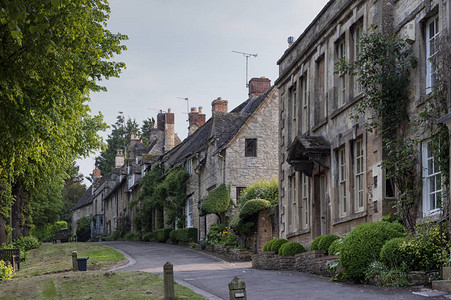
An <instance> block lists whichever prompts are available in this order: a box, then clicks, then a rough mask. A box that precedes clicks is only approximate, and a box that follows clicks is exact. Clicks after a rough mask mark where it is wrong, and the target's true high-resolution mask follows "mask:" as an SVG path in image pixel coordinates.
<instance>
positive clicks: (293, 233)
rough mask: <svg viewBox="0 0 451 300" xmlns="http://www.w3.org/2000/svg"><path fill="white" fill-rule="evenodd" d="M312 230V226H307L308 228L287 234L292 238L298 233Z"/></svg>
mask: <svg viewBox="0 0 451 300" xmlns="http://www.w3.org/2000/svg"><path fill="white" fill-rule="evenodd" d="M309 232H310V228H306V229H301V230H297V231H295V232H290V233H288V234H287V238H291V237H294V236H297V235H301V234H306V233H309Z"/></svg>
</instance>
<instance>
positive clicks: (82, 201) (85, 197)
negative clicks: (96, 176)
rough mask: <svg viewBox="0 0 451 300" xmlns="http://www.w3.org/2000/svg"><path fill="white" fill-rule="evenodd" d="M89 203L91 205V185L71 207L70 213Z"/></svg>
mask: <svg viewBox="0 0 451 300" xmlns="http://www.w3.org/2000/svg"><path fill="white" fill-rule="evenodd" d="M91 203H92V185H90V186H89V188H88V189H87V190H86V191H85V193H84V194H83V196H81V198H80V200H78V202H77V203H76V204H75V205H74V207H72V211H74V210H76V209H79V208H80V207H83V206H85V205H88V204H91Z"/></svg>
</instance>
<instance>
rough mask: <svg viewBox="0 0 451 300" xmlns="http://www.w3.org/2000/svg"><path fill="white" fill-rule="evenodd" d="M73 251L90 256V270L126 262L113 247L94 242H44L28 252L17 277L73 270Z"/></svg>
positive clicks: (83, 255)
mask: <svg viewBox="0 0 451 300" xmlns="http://www.w3.org/2000/svg"><path fill="white" fill-rule="evenodd" d="M72 251H77V252H78V257H88V256H89V259H88V270H101V269H107V268H108V267H110V266H113V265H115V264H117V263H118V262H120V261H124V262H125V257H124V255H122V254H121V253H119V252H117V251H116V250H113V249H111V248H108V247H105V246H102V245H98V244H92V243H64V244H42V245H41V247H39V248H38V249H33V250H31V251H30V252H28V258H27V260H26V261H25V262H21V263H20V271H19V272H17V274H16V277H19V278H20V277H24V276H29V275H39V274H49V273H57V272H64V271H70V270H72Z"/></svg>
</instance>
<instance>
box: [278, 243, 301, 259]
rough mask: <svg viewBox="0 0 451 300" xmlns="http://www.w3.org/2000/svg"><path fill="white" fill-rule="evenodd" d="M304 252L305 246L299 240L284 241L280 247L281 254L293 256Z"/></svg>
mask: <svg viewBox="0 0 451 300" xmlns="http://www.w3.org/2000/svg"><path fill="white" fill-rule="evenodd" d="M302 252H305V248H304V246H302V245H301V244H299V243H298V242H287V243H284V244H282V246H281V247H280V249H279V255H280V256H293V255H296V254H298V253H302Z"/></svg>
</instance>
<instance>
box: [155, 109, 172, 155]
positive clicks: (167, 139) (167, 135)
mask: <svg viewBox="0 0 451 300" xmlns="http://www.w3.org/2000/svg"><path fill="white" fill-rule="evenodd" d="M159 116H160V114H158V117H159ZM163 124H164V129H163V130H164V152H167V151H169V150H171V149H172V148H174V146H175V129H174V113H173V112H171V109H170V108H168V112H167V113H165V114H164V123H163ZM158 129H160V125H158Z"/></svg>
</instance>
